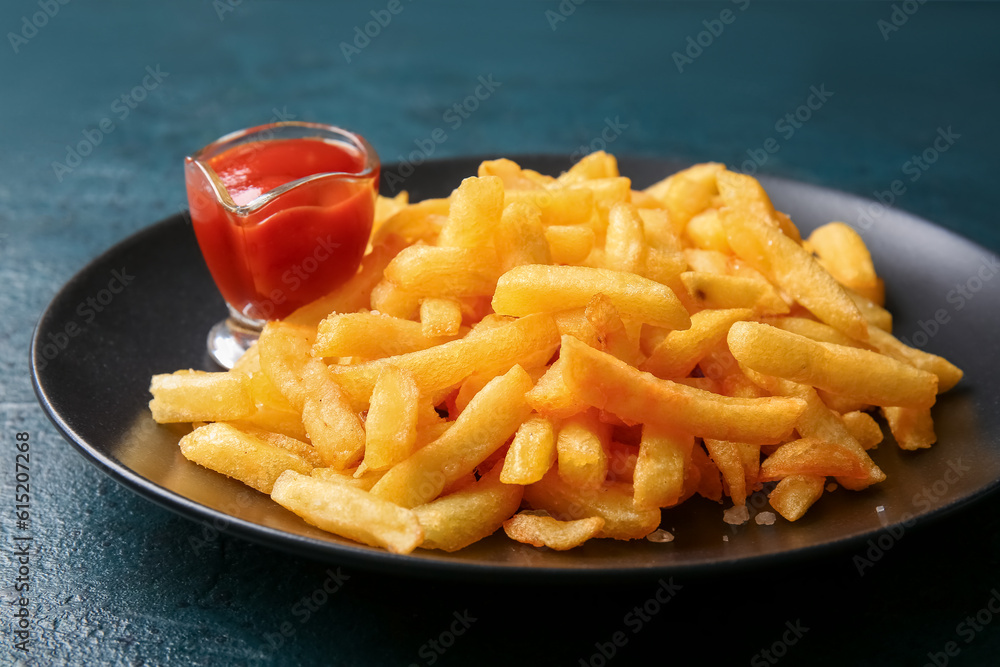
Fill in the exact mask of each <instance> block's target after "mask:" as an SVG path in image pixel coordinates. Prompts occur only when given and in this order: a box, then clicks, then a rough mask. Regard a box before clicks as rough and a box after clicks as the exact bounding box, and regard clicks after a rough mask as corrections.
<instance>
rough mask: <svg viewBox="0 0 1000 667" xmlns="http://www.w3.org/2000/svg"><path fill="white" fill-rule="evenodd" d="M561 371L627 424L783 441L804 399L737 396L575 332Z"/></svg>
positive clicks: (567, 341)
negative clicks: (597, 345) (672, 376)
mask: <svg viewBox="0 0 1000 667" xmlns="http://www.w3.org/2000/svg"><path fill="white" fill-rule="evenodd" d="M562 340H563V343H562V348H561V352H560V361H563V360H565V365H564V366H563V368H562V377H563V380H564V382H565V383H566V385H567V387H568V388H569V390H570V391H571V392H573V393H574V394H576V395H577V396H578V397H579V398H581V399H583V400H584V401H586V402H587V403H589V404H590V405H593V406H594V407H597V408H599V409H601V410H607V411H608V412H611V413H613V414H615V415H617V416H618V417H619V418H620V419H622V420H623V421H624V422H625V423H628V424H642V423H645V424H652V425H654V426H659V427H662V428H666V429H676V430H680V431H682V432H685V433H691V434H692V435H695V436H697V437H702V438H717V439H735V438H739V439H740V440H741V441H743V442H750V443H753V444H772V443H777V442H781V441H782V440H783V439H785V438H786V437H787V436H788V435H789V434H790V433H791V431H792V429H793V428H794V427H795V423H796V421H797V420H798V418H799V416H800V415H801V414H802V412H803V411H804V410H805V407H806V406H805V403H803V402H802V401H801V400H799V399H795V398H783V397H781V398H779V397H767V398H752V399H747V398H733V397H729V396H719V395H717V394H711V393H708V392H705V391H702V390H699V389H695V388H693V387H688V386H685V385H682V384H678V383H675V382H671V381H669V380H661V379H659V378H657V377H654V376H653V375H651V374H649V373H644V372H642V371H640V370H638V369H636V368H633V367H631V366H629V365H628V364H626V363H624V362H622V361H620V360H619V359H616V358H615V357H613V356H611V355H609V354H606V353H604V352H600V351H598V350H595V349H593V348H591V347H588V346H587V345H585V344H583V343H581V342H580V341H578V340H576V339H575V338H572V337H570V336H564V337H563V339H562Z"/></svg>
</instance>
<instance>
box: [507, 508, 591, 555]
mask: <svg viewBox="0 0 1000 667" xmlns="http://www.w3.org/2000/svg"><path fill="white" fill-rule="evenodd" d="M603 528H604V519H602V518H601V517H599V516H592V517H588V518H586V519H576V520H573V521H560V520H559V519H556V518H553V517H551V516H544V515H538V514H532V513H530V512H521V513H520V514H515V515H514V516H512V517H511V518H510V519H507V520H506V521H504V523H503V529H504V532H505V533H507V536H508V537H509V538H510V539H512V540H514V541H516V542H522V543H524V544H530V545H532V546H535V547H548V548H549V549H554V550H555V551H567V550H569V549H574V548H576V547H578V546H580V545H581V544H583V543H584V542H586V541H587V540H589V539H591V538H594V537H597V536H598V535H599V534H600V532H601V530H602V529H603Z"/></svg>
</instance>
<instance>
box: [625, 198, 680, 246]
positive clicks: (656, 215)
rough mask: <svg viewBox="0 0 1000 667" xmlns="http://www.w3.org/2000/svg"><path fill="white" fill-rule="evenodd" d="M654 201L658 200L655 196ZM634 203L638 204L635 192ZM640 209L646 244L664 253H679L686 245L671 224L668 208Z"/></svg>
mask: <svg viewBox="0 0 1000 667" xmlns="http://www.w3.org/2000/svg"><path fill="white" fill-rule="evenodd" d="M652 200H653V201H654V202H656V201H658V200H657V199H656V198H655V197H653V198H652ZM632 203H633V204H636V198H635V193H634V192H633V193H632ZM659 206H660V204H657V208H642V207H640V208H639V209H638V213H639V218H640V219H641V220H642V231H643V235H644V237H645V240H646V245H647V246H648V248H649V249H650V250H652V249H656V250H659V251H661V252H664V253H671V254H673V253H679V252H680V251H681V249H682V248H683V247H684V246H683V243H682V242H681V239H680V237H679V236H678V235H677V232H676V231H674V226H673V225H672V224H670V215H669V214H668V213H667V211H666V209H664V208H659Z"/></svg>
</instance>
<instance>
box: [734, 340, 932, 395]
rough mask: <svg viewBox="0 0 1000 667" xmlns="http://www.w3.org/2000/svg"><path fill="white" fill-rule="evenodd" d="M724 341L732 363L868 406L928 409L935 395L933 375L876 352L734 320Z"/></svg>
mask: <svg viewBox="0 0 1000 667" xmlns="http://www.w3.org/2000/svg"><path fill="white" fill-rule="evenodd" d="M727 340H728V342H729V349H730V350H731V351H732V353H733V356H734V357H736V359H737V361H739V362H740V363H741V364H743V365H745V366H747V367H749V368H751V369H753V370H755V371H758V372H760V373H764V374H766V375H774V376H777V377H780V378H784V379H786V380H792V381H793V382H799V383H803V384H808V385H811V386H814V387H819V388H821V389H825V390H827V391H831V392H834V393H837V394H845V395H848V396H852V397H854V398H856V399H858V400H861V401H864V402H865V403H870V404H872V405H879V406H901V407H911V408H929V407H930V406H932V405H934V401H935V399H936V396H937V376H936V375H934V374H933V373H929V372H927V371H922V370H919V369H917V368H914V367H913V366H910V365H909V364H905V363H903V362H901V361H897V360H895V359H893V358H891V357H886V356H884V355H881V354H878V353H877V352H871V351H869V350H862V349H859V348H855V347H846V346H843V345H835V344H833V343H820V342H817V341H814V340H812V339H809V338H806V337H805V336H799V335H798V334H793V333H791V332H788V331H784V330H782V329H778V328H776V327H772V326H770V325H768V324H760V323H758V322H736V323H735V324H733V326H732V327H731V328H730V329H729V335H728V338H727Z"/></svg>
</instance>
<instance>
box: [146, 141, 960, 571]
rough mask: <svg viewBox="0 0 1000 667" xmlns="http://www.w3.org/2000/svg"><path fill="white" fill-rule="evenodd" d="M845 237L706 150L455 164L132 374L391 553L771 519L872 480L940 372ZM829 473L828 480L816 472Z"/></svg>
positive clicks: (205, 457) (943, 372) (922, 428)
mask: <svg viewBox="0 0 1000 667" xmlns="http://www.w3.org/2000/svg"><path fill="white" fill-rule="evenodd" d="M883 295H884V286H883V282H882V280H881V279H880V278H879V277H878V276H877V274H876V272H875V268H874V266H873V264H872V259H871V256H870V255H869V252H868V250H867V249H866V247H865V245H864V243H863V242H862V239H861V238H860V237H859V236H858V234H857V233H856V232H854V231H853V230H852V229H851V228H850V227H849V226H847V225H845V224H843V223H840V222H832V223H830V224H828V225H825V226H823V227H820V228H819V229H817V230H815V231H814V232H813V233H812V234H811V235H810V236H809V237H808V238H807V239H802V238H801V236H800V234H799V231H798V229H797V228H796V227H795V225H794V224H793V222H792V221H791V220H790V219H789V218H788V216H786V215H785V214H783V213H781V212H780V211H777V210H775V208H774V206H773V205H772V203H771V201H770V199H769V198H768V196H767V194H766V193H765V191H764V189H763V188H762V187H761V185H760V184H759V183H758V182H757V181H756V180H755V179H753V178H751V177H749V176H746V175H742V174H738V173H734V172H731V171H727V170H726V168H725V167H724V166H723V165H721V164H714V163H707V164H699V165H696V166H693V167H691V168H689V169H686V170H684V171H681V172H679V173H676V174H673V175H671V176H669V177H667V178H665V179H664V180H662V181H660V182H658V183H656V184H654V185H652V186H650V187H649V188H647V189H645V190H642V191H636V190H633V189H632V184H631V181H630V180H629V179H628V178H626V177H624V176H622V175H620V174H619V171H618V165H617V162H616V160H615V159H614V157H612V156H611V155H608V154H606V153H603V152H598V153H594V154H591V155H589V156H587V157H585V158H584V159H582V160H581V161H580V162H578V163H576V164H575V165H574V166H573V167H572V168H571V169H569V170H568V171H567V172H565V173H563V174H561V175H560V176H558V177H551V176H547V175H543V174H540V173H537V172H535V171H532V170H529V169H523V168H521V167H520V166H519V165H517V164H516V163H514V162H512V161H510V160H492V161H487V162H483V163H482V164H481V165H480V167H479V173H478V175H477V176H474V177H470V178H467V179H465V180H464V181H462V183H461V184H460V185H459V186H458V187H457V189H455V190H454V192H452V194H451V196H449V197H448V198H446V199H429V200H426V201H421V202H418V203H414V204H410V203H408V201H407V197H406V195H405V193H404V194H402V195H400V196H399V197H396V198H395V199H386V198H380V200H379V202H378V207H377V215H376V221H375V226H374V229H373V232H372V237H371V242H370V247H369V250H368V253H367V254H366V256H365V258H364V260H363V263H362V266H361V268H360V269H359V271H358V273H357V274H356V275H355V276H354V277H353V278H352V279H351V280H350V281H349V282H348V283H347V284H345V285H343V286H342V287H340V288H338V289H337V290H335V291H334V292H332V293H330V294H329V295H328V296H326V297H324V298H323V299H321V300H319V301H317V302H315V303H313V304H310V305H308V306H306V307H304V308H302V309H300V310H299V311H297V312H296V313H294V314H293V315H292V316H290V317H289V318H287V319H286V320H284V321H275V322H270V323H268V324H267V326H266V327H265V329H264V331H263V333H262V335H261V336H260V339H259V341H258V342H257V343H256V344H255V345H254V346H253V347H252V348H251V349H250V351H249V352H247V354H246V355H245V356H244V357H243V358H242V359H241V360H240V361H239V363H238V364H237V366H236V367H235V368H233V369H232V370H231V371H228V372H217V373H210V372H201V371H191V370H183V371H178V372H176V373H173V374H169V375H157V376H154V377H153V379H152V385H151V393H152V394H153V400H152V401H151V402H150V408H151V410H152V413H153V417H154V418H155V419H156V421H158V422H161V423H164V422H192V423H193V424H194V426H195V428H194V429H193V430H192V431H191V432H190V433H188V434H187V435H185V436H184V437H183V438H182V439H181V441H180V449H181V452H182V453H183V455H184V456H185V457H187V458H188V459H190V460H191V461H194V462H195V463H198V464H200V465H202V466H205V467H206V468H210V469H211V470H214V471H217V472H219V473H222V474H224V475H228V476H230V477H233V478H236V479H238V480H240V481H242V482H244V483H245V484H247V485H249V486H251V487H253V488H255V489H257V490H258V491H260V492H261V493H265V494H269V495H270V496H271V498H272V499H274V501H275V502H277V503H279V504H280V505H282V506H284V507H285V508H287V509H289V510H290V511H292V512H294V513H295V514H297V515H299V516H300V517H302V518H303V519H304V520H305V521H307V522H308V523H310V524H312V525H314V526H318V527H319V528H321V529H323V530H326V531H329V532H331V533H335V534H337V535H340V536H343V537H346V538H349V539H351V540H355V541H357V542H362V543H365V544H369V545H374V546H378V547H382V548H385V549H387V550H389V551H391V552H394V553H409V552H412V551H413V550H414V549H415V548H417V547H421V548H424V549H442V550H445V551H455V550H458V549H461V548H463V547H465V546H467V545H469V544H472V543H473V542H476V541H477V540H480V539H482V538H484V537H486V536H488V535H490V534H492V533H494V532H496V531H497V530H498V529H500V528H501V527H503V529H504V530H505V532H506V533H507V535H509V536H510V538H512V539H513V540H517V541H519V542H524V543H527V544H532V545H536V546H545V547H549V548H552V549H557V550H563V549H570V548H573V547H576V546H578V545H580V544H583V543H584V542H586V541H587V540H590V539H593V538H614V539H620V540H630V539H637V538H642V537H645V536H648V535H650V533H652V532H653V531H655V530H657V528H658V527H659V525H660V521H661V512H662V510H663V509H664V508H673V507H676V506H678V505H680V504H681V503H683V502H684V501H685V500H686V499H688V498H690V497H692V496H694V495H696V494H697V495H701V496H704V497H706V498H710V499H712V500H715V501H720V502H724V498H728V499H729V501H730V502H731V503H732V506H733V507H735V508H739V507H741V506H745V503H746V499H747V496H748V494H751V493H753V492H754V491H759V490H762V489H766V490H769V502H770V504H771V506H772V507H773V508H774V509H775V510H776V511H777V512H778V513H779V514H780V515H781V516H783V517H784V518H785V519H787V520H789V521H795V520H797V519H799V518H800V517H801V516H803V514H804V513H805V512H806V510H807V509H808V508H809V507H810V506H811V505H812V504H813V503H815V502H816V501H817V500H818V499H819V498H820V496H821V495H822V494H823V493H824V491H828V490H833V489H834V488H837V486H842V487H846V488H848V489H854V490H858V489H864V488H866V487H868V486H869V485H872V484H875V483H878V482H881V481H883V480H884V479H885V474H884V473H883V472H882V471H881V470H880V469H879V467H878V465H877V464H876V463H875V462H874V461H873V460H872V458H871V457H870V456H869V453H868V452H869V450H871V449H873V448H875V447H876V446H877V445H878V444H879V442H880V441H881V440H882V437H883V433H882V428H881V427H880V425H879V423H878V422H877V421H876V419H875V418H873V416H872V412H875V411H876V410H877V411H880V412H881V415H882V417H883V418H884V420H885V422H886V423H887V424H888V427H889V429H890V430H891V433H892V435H893V437H894V439H895V441H896V442H897V443H898V444H899V446H900V447H902V448H903V449H919V448H924V447H929V446H930V445H931V444H932V443H933V442H934V440H935V435H934V428H933V423H932V421H931V406H932V405H933V404H934V402H935V399H936V396H937V394H938V392H941V391H945V390H947V389H949V388H951V387H952V386H954V385H955V384H956V383H957V382H958V381H959V380H960V379H961V377H962V372H961V371H960V370H959V369H958V368H956V367H955V366H954V365H952V364H951V363H949V362H948V361H946V360H945V359H943V358H941V357H938V356H935V355H933V354H929V353H927V352H923V351H921V350H918V349H914V348H911V347H908V346H906V345H904V344H903V343H901V342H900V341H899V340H898V339H896V338H895V337H894V336H893V335H892V334H891V333H890V329H891V326H892V318H891V315H890V314H889V313H888V312H887V311H886V310H885V309H884V308H883ZM834 480H835V481H834Z"/></svg>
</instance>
